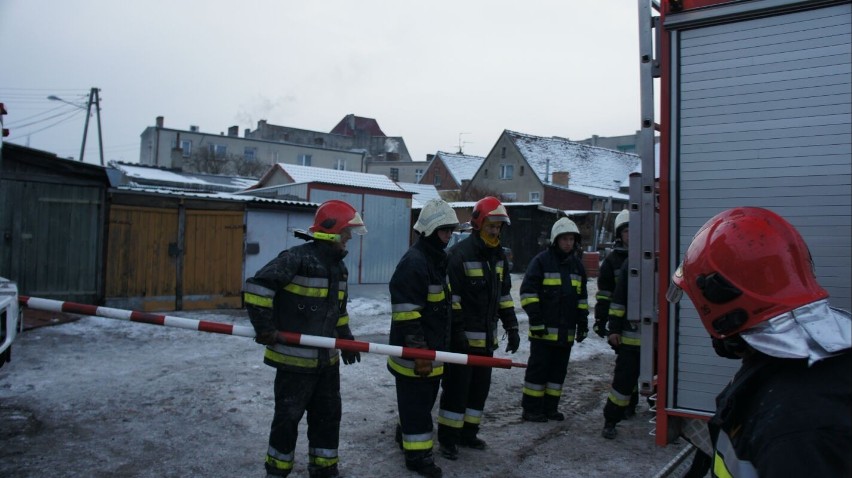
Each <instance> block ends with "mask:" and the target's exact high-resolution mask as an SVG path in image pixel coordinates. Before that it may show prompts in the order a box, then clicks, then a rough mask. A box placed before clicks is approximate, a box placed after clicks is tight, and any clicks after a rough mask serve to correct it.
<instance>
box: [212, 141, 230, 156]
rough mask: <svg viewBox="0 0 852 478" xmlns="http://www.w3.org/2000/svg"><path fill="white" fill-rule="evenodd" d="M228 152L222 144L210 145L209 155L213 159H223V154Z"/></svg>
mask: <svg viewBox="0 0 852 478" xmlns="http://www.w3.org/2000/svg"><path fill="white" fill-rule="evenodd" d="M227 152H228V148H227V146H225V145H224V144H211V145H210V154H211V155H213V157H214V158H224V157H225V153H227Z"/></svg>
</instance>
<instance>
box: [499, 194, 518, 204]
mask: <svg viewBox="0 0 852 478" xmlns="http://www.w3.org/2000/svg"><path fill="white" fill-rule="evenodd" d="M500 196H501V197H502V198H503V200H504V201H506V202H512V201H515V200H516V199H518V193H503V194H501V195H500Z"/></svg>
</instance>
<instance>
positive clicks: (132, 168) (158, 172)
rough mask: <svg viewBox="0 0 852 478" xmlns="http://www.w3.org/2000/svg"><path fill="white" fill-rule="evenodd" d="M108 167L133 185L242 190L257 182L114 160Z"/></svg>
mask: <svg viewBox="0 0 852 478" xmlns="http://www.w3.org/2000/svg"><path fill="white" fill-rule="evenodd" d="M110 167H112V168H114V169H116V170H118V171H121V173H122V174H123V175H124V176H125V177H126V178H127V179H128V181H129V182H130V184H131V185H133V186H145V185H154V186H170V187H172V188H185V189H192V190H210V191H223V190H225V191H242V190H243V189H246V188H249V187H251V186H252V185H254V184H255V183H257V180H256V179H254V178H245V177H239V176H224V175H216V174H204V173H188V172H182V171H174V170H168V169H163V168H157V167H153V166H144V165H130V164H125V163H119V162H115V161H111V162H110Z"/></svg>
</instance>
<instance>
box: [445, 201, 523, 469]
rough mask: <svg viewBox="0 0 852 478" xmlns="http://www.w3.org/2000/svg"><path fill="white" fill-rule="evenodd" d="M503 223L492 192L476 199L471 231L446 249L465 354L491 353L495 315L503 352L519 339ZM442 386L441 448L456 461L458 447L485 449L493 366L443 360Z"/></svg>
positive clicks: (505, 218)
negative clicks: (502, 334) (482, 428)
mask: <svg viewBox="0 0 852 478" xmlns="http://www.w3.org/2000/svg"><path fill="white" fill-rule="evenodd" d="M503 224H507V225H508V224H509V215H508V213H507V212H506V208H505V207H504V206H503V204H502V203H501V202H500V201H499V200H498V199H497V198H494V197H491V196H489V197H486V198H483V199H481V200H479V201H478V202H477V203H476V205H474V207H473V212H472V213H471V225H472V226H473V233H472V234H471V235H470V236H469V237H467V238H466V239H464V240H462V241H461V242H459V243H458V244H456V245H455V246H453V248H452V249H451V250H450V252H449V263H448V266H447V273H448V276H449V281H450V290H451V291H452V294H453V296H452V304H453V314H454V316H455V315H456V314H458V316H459V317H461V321H462V322H463V324H464V331H465V336H466V338H467V345H468V353H470V354H474V355H481V356H486V357H492V356H493V355H494V350H495V349H496V348H497V346H498V331H497V323H498V319H499V321H502V323H503V329H504V330H505V331H506V334H507V335H508V344H507V346H506V351H507V352H511V353H515V352H516V351H517V350H518V347H519V346H520V343H521V338H520V335H518V319H517V318H516V317H515V304H514V301H513V300H512V295H511V288H512V281H511V277H510V275H509V265H508V261H507V260H506V257H505V255H504V254H503V249H502V247H500V232H501V230H502V227H503ZM441 386H442V393H441V403H440V410H439V411H438V441H439V442H440V446H439V448H438V450H439V452H440V453H441V454H442V455H443V456H444V457H446V458H448V459H450V460H456V459H458V453H459V451H458V447H459V446H464V447H468V448H473V449H477V450H484V449H485V447H486V444H485V441H483V440H482V439H480V438H479V437H478V436H477V434H478V433H479V427H480V423H481V421H482V411H483V409H484V408H485V401H486V399H487V398H488V392H489V390H490V388H491V368H489V367H470V366H465V365H456V364H446V365H445V367H444V379H443V381H442V383H441Z"/></svg>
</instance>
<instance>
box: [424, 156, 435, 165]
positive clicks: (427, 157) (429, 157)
mask: <svg viewBox="0 0 852 478" xmlns="http://www.w3.org/2000/svg"><path fill="white" fill-rule="evenodd" d="M433 159H435V155H434V154H427V155H426V161H427V162H430V163H431V162H432V160H433Z"/></svg>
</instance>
